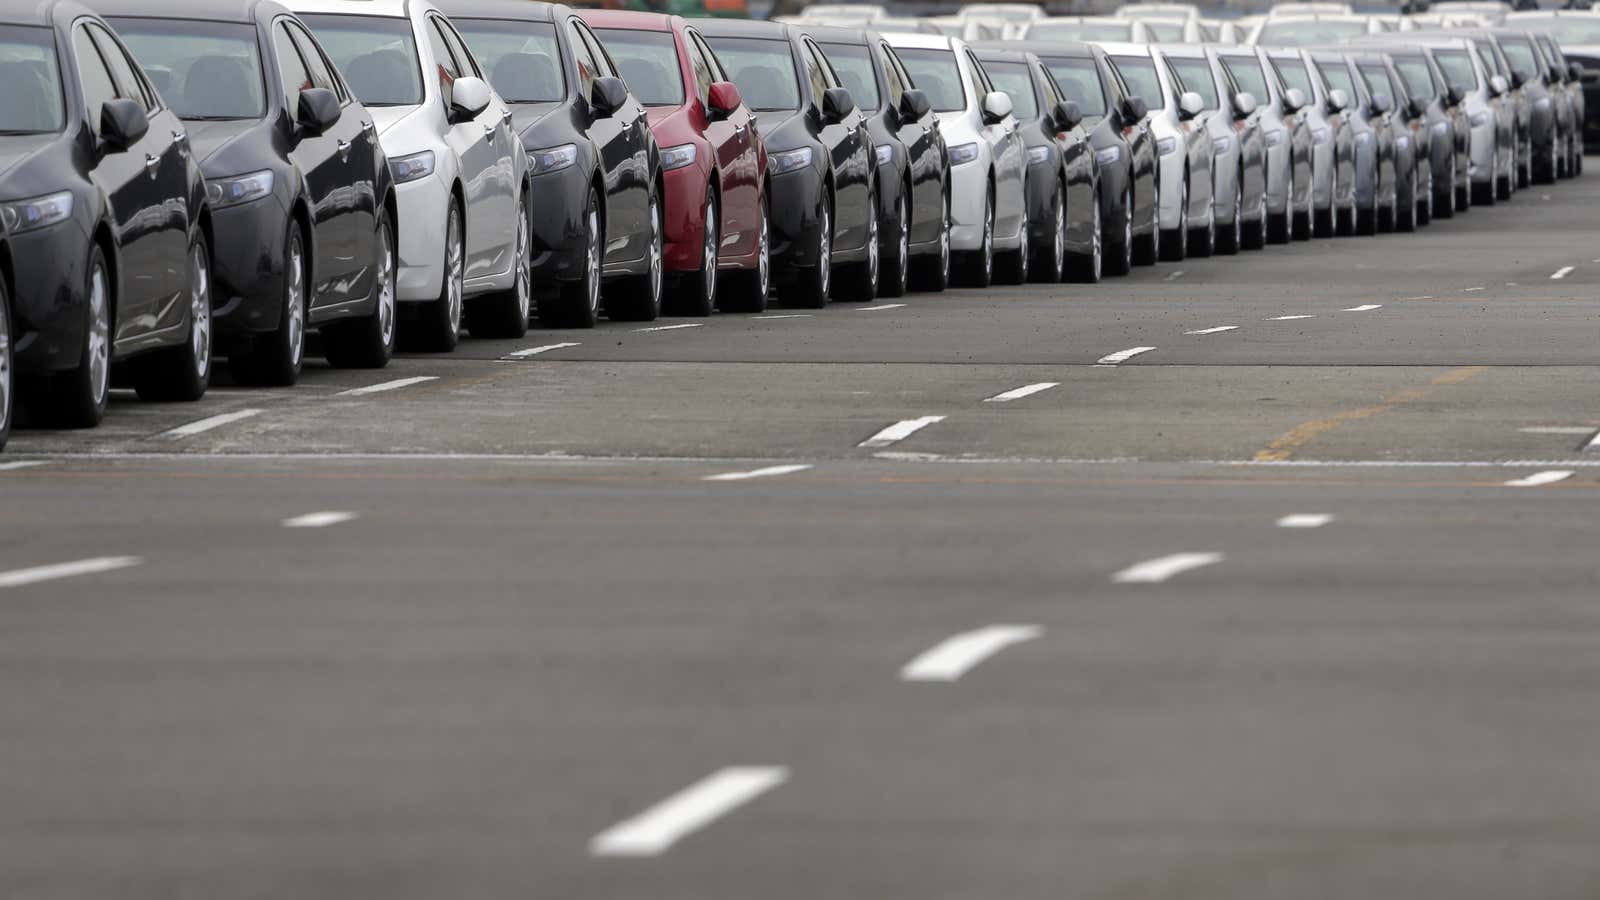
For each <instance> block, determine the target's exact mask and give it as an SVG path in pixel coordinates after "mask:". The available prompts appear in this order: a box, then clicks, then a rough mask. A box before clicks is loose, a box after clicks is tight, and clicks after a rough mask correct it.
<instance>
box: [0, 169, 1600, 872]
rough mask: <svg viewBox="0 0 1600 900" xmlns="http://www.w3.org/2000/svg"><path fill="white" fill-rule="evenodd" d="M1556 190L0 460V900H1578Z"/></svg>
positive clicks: (1587, 689)
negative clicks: (1383, 230)
mask: <svg viewBox="0 0 1600 900" xmlns="http://www.w3.org/2000/svg"><path fill="white" fill-rule="evenodd" d="M1591 172H1594V173H1597V174H1590V175H1586V176H1583V177H1582V178H1580V179H1578V180H1576V181H1570V182H1563V183H1561V184H1558V185H1555V186H1535V187H1533V188H1531V189H1529V190H1526V191H1523V192H1520V193H1519V194H1518V195H1517V196H1516V197H1515V198H1514V199H1513V200H1512V201H1511V202H1510V203H1506V204H1501V205H1498V206H1495V207H1493V208H1474V209H1473V210H1472V211H1470V212H1469V213H1467V214H1466V215H1465V216H1458V217H1456V218H1455V219H1452V220H1447V221H1437V222H1435V224H1433V225H1432V226H1430V227H1428V228H1426V229H1424V230H1422V231H1421V232H1419V233H1417V234H1407V235H1387V236H1382V237H1379V238H1343V239H1335V240H1322V241H1314V242H1310V243H1295V244H1292V245H1288V246H1272V247H1269V248H1267V249H1266V250H1264V251H1260V252H1246V253H1243V254H1241V255H1239V256H1237V257H1216V258H1213V259H1204V260H1201V259H1194V260H1188V261H1185V262H1181V263H1167V264H1163V265H1160V266H1156V267H1152V268H1141V269H1137V270H1135V273H1134V274H1133V275H1132V276H1131V277H1128V278H1122V279H1108V280H1107V281H1106V282H1104V283H1103V284H1100V285H1097V286H1084V285H1056V286H1042V285H1029V286H1025V287H996V288H994V289H991V290H987V291H969V290H952V291H950V292H948V293H945V294H942V295H929V294H912V295H910V296H908V297H905V298H900V299H893V300H880V301H878V302H876V303H872V304H835V305H833V306H832V307H830V308H828V309H826V310H820V311H807V310H789V309H781V308H775V309H773V310H771V311H769V312H768V313H767V314H765V315H763V316H751V315H718V316H713V317H711V318H707V319H682V318H667V319H663V320H661V321H659V322H656V323H650V324H625V323H609V322H602V324H601V326H600V327H599V328H597V329H594V330H592V331H546V330H537V331H534V332H530V333H529V335H528V336H527V337H526V338H525V339H523V340H520V341H480V340H472V339H468V340H466V341H464V343H463V344H462V346H461V348H460V350H458V352H456V353H455V354H452V355H449V356H408V357H402V358H399V359H397V360H396V361H395V362H394V363H393V364H392V365H391V366H390V367H389V368H388V369H386V370H383V371H381V372H354V371H340V370H334V369H331V368H327V367H325V366H323V365H322V364H320V363H319V362H315V361H314V362H313V363H311V364H310V365H308V368H307V372H306V374H305V377H304V379H303V381H302V383H301V385H300V386H298V387H296V388H294V389H289V390H255V389H249V390H247V389H242V388H235V387H232V386H230V385H228V384H227V383H226V379H225V368H224V373H223V379H222V383H219V384H218V385H216V386H215V387H214V388H213V390H212V391H211V392H210V393H209V394H208V395H207V397H206V398H205V399H204V400H203V401H201V402H199V403H195V404H145V403H141V402H139V401H137V400H136V399H134V398H133V397H132V396H131V394H127V395H124V394H122V393H120V392H119V393H118V394H116V395H115V396H114V397H113V402H112V405H111V409H110V411H109V413H108V415H107V418H106V421H105V424H104V425H103V426H102V427H101V428H99V429H97V430H94V431H84V432H51V431H42V430H29V429H23V430H19V431H17V432H16V433H14V434H13V436H12V440H11V443H10V446H9V447H8V448H7V450H6V452H5V454H4V455H3V456H0V722H3V723H4V726H3V727H4V729H5V731H4V738H3V739H0V835H3V840H0V896H3V897H5V898H7V900H13V898H15V900H58V898H59V900H68V898H71V900H78V898H107V897H119V898H121V897H128V898H152V900H155V898H161V900H181V898H205V900H231V898H252V900H254V898H262V900H266V898H272V900H281V898H285V897H298V898H324V897H327V898H340V900H349V898H368V897H372V898H380V897H381V898H384V900H412V898H417V900H423V898H426V900H439V898H447V897H462V898H465V897H472V898H482V900H487V898H501V897H505V898H513V897H515V898H529V897H537V898H545V897H549V898H565V900H575V898H584V900H590V898H593V900H634V898H637V900H646V898H649V900H751V898H771V900H834V898H838V900H846V898H848V900H867V898H873V900H886V898H896V900H898V898H916V900H980V898H981V900H991V898H1006V900H1032V898H1041V900H1042V898H1052V900H1060V898H1096V900H1101V898H1104V900H1111V898H1129V900H1132V898H1141V900H1144V898H1186V900H1188V898H1218V900H1221V898H1230V900H1234V898H1239V900H1255V898H1271V900H1278V898H1284V900H1320V898H1364V900H1370V898H1380V897H1406V898H1412V900H1431V898H1450V900H1476V898H1483V900H1505V898H1511V897H1519V898H1520V897H1528V898H1534V897H1537V898H1541V900H1548V898H1584V900H1589V898H1593V897H1595V896H1597V895H1600V854H1597V853H1596V852H1595V847H1596V845H1597V843H1600V777H1597V775H1600V764H1597V762H1596V752H1595V747H1596V746H1600V704H1596V702H1595V697H1596V692H1597V690H1600V594H1597V590H1596V588H1597V584H1600V561H1597V556H1596V553H1595V546H1596V533H1597V525H1600V514H1597V512H1596V509H1597V507H1596V503H1597V502H1600V444H1596V445H1595V448H1594V449H1590V446H1591V444H1594V443H1595V435H1596V432H1597V431H1600V366H1597V363H1600V352H1597V344H1600V296H1597V292H1596V285H1597V283H1600V240H1596V238H1597V236H1600V229H1597V227H1596V225H1595V219H1594V213H1593V209H1594V207H1593V206H1592V205H1591V204H1595V203H1596V202H1597V201H1600V168H1591ZM1569 267H1570V268H1569ZM1558 273H1560V277H1555V276H1556V275H1557V274H1558Z"/></svg>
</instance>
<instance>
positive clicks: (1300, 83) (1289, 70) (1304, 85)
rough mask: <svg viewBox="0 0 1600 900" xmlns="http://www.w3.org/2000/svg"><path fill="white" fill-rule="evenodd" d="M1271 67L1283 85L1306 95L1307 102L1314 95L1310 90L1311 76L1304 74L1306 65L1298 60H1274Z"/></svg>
mask: <svg viewBox="0 0 1600 900" xmlns="http://www.w3.org/2000/svg"><path fill="white" fill-rule="evenodd" d="M1272 65H1273V66H1274V67H1275V68H1277V70H1278V77H1279V78H1281V79H1283V83H1284V84H1286V85H1288V86H1289V87H1291V88H1294V89H1295V90H1297V91H1299V92H1300V93H1302V94H1305V95H1306V99H1307V100H1308V101H1309V100H1310V99H1311V98H1312V97H1314V96H1316V93H1315V92H1314V91H1312V90H1311V75H1310V74H1309V73H1308V72H1306V64H1305V63H1304V62H1302V61H1300V60H1298V59H1275V60H1273V61H1272Z"/></svg>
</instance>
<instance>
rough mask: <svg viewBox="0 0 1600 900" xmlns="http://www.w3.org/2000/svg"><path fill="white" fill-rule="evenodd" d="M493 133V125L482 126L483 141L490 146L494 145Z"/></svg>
mask: <svg viewBox="0 0 1600 900" xmlns="http://www.w3.org/2000/svg"><path fill="white" fill-rule="evenodd" d="M494 132H495V126H493V125H485V126H483V139H484V140H486V141H488V142H489V143H491V144H492V143H494Z"/></svg>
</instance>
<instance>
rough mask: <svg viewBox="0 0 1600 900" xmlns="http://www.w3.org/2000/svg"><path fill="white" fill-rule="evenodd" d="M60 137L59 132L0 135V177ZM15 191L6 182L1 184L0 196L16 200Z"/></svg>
mask: <svg viewBox="0 0 1600 900" xmlns="http://www.w3.org/2000/svg"><path fill="white" fill-rule="evenodd" d="M60 137H61V136H60V135H58V134H27V135H8V136H6V137H0V177H3V176H4V175H5V174H6V173H7V172H10V171H11V170H12V169H14V168H16V166H17V164H18V163H20V162H22V161H23V160H25V159H27V158H28V157H30V156H33V155H34V154H35V153H38V152H39V151H40V150H43V149H44V148H46V147H48V146H50V145H51V144H53V143H55V142H56V141H57V140H58V139H59V138H60ZM24 190H26V189H24ZM14 193H16V192H15V191H13V190H11V189H10V188H8V187H6V186H5V185H4V184H0V196H3V197H5V199H7V200H15V199H17V198H16V197H14V196H12V195H13V194H14Z"/></svg>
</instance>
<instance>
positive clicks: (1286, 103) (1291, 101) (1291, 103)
mask: <svg viewBox="0 0 1600 900" xmlns="http://www.w3.org/2000/svg"><path fill="white" fill-rule="evenodd" d="M1305 105H1306V95H1305V93H1304V92H1302V91H1301V90H1300V89H1299V88H1289V89H1288V90H1287V91H1285V92H1284V94H1283V111H1284V112H1290V113H1293V112H1299V111H1300V110H1301V109H1303V108H1304V107H1305Z"/></svg>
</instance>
